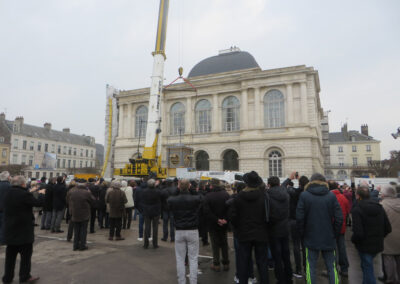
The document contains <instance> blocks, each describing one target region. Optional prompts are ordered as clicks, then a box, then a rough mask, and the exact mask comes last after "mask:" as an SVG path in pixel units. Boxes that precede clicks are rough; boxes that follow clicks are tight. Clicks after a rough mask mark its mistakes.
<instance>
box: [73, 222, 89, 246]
mask: <svg viewBox="0 0 400 284" xmlns="http://www.w3.org/2000/svg"><path fill="white" fill-rule="evenodd" d="M73 223H74V249H83V248H85V247H86V236H87V226H88V221H83V222H73Z"/></svg>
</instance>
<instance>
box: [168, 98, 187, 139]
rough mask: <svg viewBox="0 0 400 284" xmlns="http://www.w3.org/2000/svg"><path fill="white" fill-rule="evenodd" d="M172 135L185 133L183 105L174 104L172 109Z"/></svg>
mask: <svg viewBox="0 0 400 284" xmlns="http://www.w3.org/2000/svg"><path fill="white" fill-rule="evenodd" d="M170 113H171V123H170V125H171V129H170V134H171V135H181V134H184V133H185V106H184V105H183V104H182V103H179V102H178V103H174V104H173V105H172V107H171V111H170Z"/></svg>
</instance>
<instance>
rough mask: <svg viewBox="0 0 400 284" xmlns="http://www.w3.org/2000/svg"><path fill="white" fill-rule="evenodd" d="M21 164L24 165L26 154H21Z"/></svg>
mask: <svg viewBox="0 0 400 284" xmlns="http://www.w3.org/2000/svg"><path fill="white" fill-rule="evenodd" d="M21 165H26V155H22V156H21Z"/></svg>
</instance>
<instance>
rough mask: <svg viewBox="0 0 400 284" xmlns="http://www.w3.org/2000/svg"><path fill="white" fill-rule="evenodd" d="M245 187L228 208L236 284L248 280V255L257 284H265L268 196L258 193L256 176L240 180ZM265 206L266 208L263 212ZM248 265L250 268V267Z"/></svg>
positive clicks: (253, 172)
mask: <svg viewBox="0 0 400 284" xmlns="http://www.w3.org/2000/svg"><path fill="white" fill-rule="evenodd" d="M243 181H244V182H245V183H246V187H245V188H244V189H243V190H241V191H240V192H239V193H238V194H237V196H236V198H234V199H233V202H232V204H231V206H230V219H231V221H232V225H233V229H234V236H235V239H237V241H238V242H237V249H236V253H237V254H238V256H237V259H238V263H237V269H238V271H237V275H238V278H239V283H247V282H248V279H249V278H250V277H252V276H253V275H251V270H252V260H251V258H252V251H253V248H254V255H255V258H256V263H257V268H258V272H259V275H260V283H261V284H267V283H268V271H267V266H268V258H267V253H268V225H267V215H268V216H269V213H268V211H269V210H268V205H267V204H268V202H267V200H268V194H267V193H265V192H264V190H263V189H262V185H263V181H262V179H261V177H260V176H259V175H258V173H257V172H255V171H252V172H250V173H246V174H245V175H244V176H243ZM266 206H267V208H266ZM250 265H251V266H250Z"/></svg>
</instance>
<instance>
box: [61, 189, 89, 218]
mask: <svg viewBox="0 0 400 284" xmlns="http://www.w3.org/2000/svg"><path fill="white" fill-rule="evenodd" d="M67 203H68V208H69V212H70V214H71V216H72V217H71V220H72V222H84V221H88V220H89V217H90V209H91V207H92V206H93V205H94V204H95V198H94V196H93V195H92V194H91V193H90V191H89V190H87V189H86V187H85V186H84V185H78V186H77V187H74V188H71V190H70V191H69V192H68V194H67Z"/></svg>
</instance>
